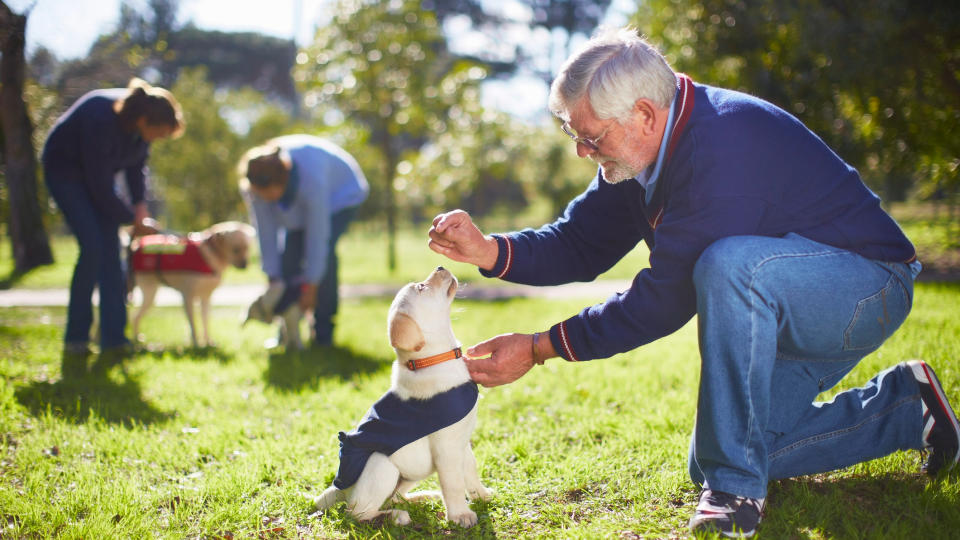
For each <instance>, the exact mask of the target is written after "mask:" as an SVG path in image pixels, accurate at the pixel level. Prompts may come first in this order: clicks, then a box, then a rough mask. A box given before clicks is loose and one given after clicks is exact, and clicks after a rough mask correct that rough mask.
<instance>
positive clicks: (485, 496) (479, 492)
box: [468, 485, 494, 501]
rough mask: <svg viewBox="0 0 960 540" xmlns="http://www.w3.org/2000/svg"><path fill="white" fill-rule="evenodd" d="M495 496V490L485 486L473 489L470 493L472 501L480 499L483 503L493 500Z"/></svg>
mask: <svg viewBox="0 0 960 540" xmlns="http://www.w3.org/2000/svg"><path fill="white" fill-rule="evenodd" d="M493 494H494V490H492V489H490V488H488V487H486V486H484V485H478V486H477V487H476V488H473V489H471V490H470V491H469V493H468V495H469V496H470V500H471V501H473V500H476V499H480V500H481V501H489V500H490V499H491V498H493Z"/></svg>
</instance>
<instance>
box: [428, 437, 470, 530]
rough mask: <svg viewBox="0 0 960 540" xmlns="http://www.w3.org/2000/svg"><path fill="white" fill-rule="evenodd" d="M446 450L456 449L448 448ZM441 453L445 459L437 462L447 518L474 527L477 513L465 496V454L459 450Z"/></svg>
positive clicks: (464, 525) (462, 525) (461, 524)
mask: <svg viewBox="0 0 960 540" xmlns="http://www.w3.org/2000/svg"><path fill="white" fill-rule="evenodd" d="M431 450H433V449H431ZM445 450H454V449H453V448H447V449H445ZM435 455H438V454H435ZM439 455H443V459H437V460H436V461H435V463H436V466H437V479H438V480H439V481H440V491H441V492H443V504H444V506H445V507H446V510H447V520H449V521H452V522H454V523H456V524H457V525H460V526H461V527H473V526H474V525H476V524H477V514H476V512H474V511H473V510H471V509H470V507H469V506H467V499H466V497H464V494H465V493H466V484H465V482H464V466H465V465H466V463H465V457H464V454H463V453H462V452H457V451H447V452H445V453H444V454H439Z"/></svg>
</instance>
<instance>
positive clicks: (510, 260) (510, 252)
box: [497, 236, 513, 279]
mask: <svg viewBox="0 0 960 540" xmlns="http://www.w3.org/2000/svg"><path fill="white" fill-rule="evenodd" d="M500 238H503V240H504V242H506V244H507V261H506V262H505V263H504V264H503V271H502V272H500V273H499V274H497V279H503V276H505V275H507V274H508V273H510V267H511V266H513V244H512V243H511V242H510V238H509V237H506V236H501V237H500Z"/></svg>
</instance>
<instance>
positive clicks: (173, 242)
mask: <svg viewBox="0 0 960 540" xmlns="http://www.w3.org/2000/svg"><path fill="white" fill-rule="evenodd" d="M132 264H133V270H134V271H135V272H199V273H202V274H214V273H216V272H215V271H214V270H213V268H211V267H210V265H209V264H207V261H206V260H204V258H203V255H202V254H201V253H200V241H198V240H195V239H191V238H184V237H181V236H175V235H172V234H151V235H148V236H144V237H142V238H140V246H139V247H137V249H136V250H135V251H134V252H133V261H132Z"/></svg>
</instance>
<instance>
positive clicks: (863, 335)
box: [843, 275, 910, 351]
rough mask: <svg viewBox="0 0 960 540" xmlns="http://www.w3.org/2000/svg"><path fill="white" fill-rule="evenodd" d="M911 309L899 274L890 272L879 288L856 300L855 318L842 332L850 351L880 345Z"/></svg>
mask: <svg viewBox="0 0 960 540" xmlns="http://www.w3.org/2000/svg"><path fill="white" fill-rule="evenodd" d="M909 312H910V297H909V296H908V295H907V291H906V289H904V287H903V285H902V284H901V283H900V280H898V279H897V278H896V276H892V275H891V276H890V279H889V280H888V281H887V284H886V285H885V286H884V287H883V289H881V290H880V291H879V292H877V293H876V294H874V295H872V296H868V297H867V298H864V299H863V300H861V301H860V302H858V303H857V309H856V311H855V312H854V313H853V319H852V320H851V321H850V324H849V325H847V329H846V330H845V331H844V333H843V348H844V350H847V351H856V350H870V349H876V348H877V347H879V346H880V345H881V344H882V343H883V342H884V340H886V339H887V338H888V337H890V335H891V334H893V332H894V331H895V330H896V329H897V328H899V327H900V325H901V324H902V323H903V321H904V319H906V317H907V313H909Z"/></svg>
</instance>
